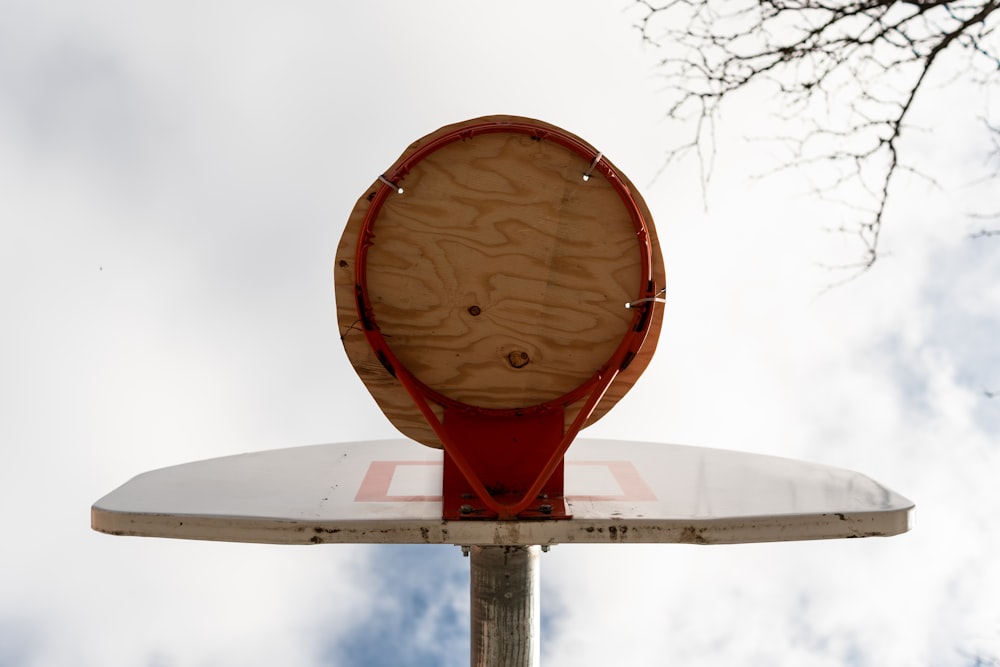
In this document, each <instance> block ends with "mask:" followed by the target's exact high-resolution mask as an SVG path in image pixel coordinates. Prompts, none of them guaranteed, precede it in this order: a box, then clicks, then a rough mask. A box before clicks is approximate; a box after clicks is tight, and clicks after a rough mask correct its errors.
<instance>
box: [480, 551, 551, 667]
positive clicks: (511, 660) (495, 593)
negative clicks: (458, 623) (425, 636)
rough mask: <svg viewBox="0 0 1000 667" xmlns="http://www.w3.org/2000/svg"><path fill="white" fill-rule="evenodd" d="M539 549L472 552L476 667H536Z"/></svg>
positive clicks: (538, 620)
mask: <svg viewBox="0 0 1000 667" xmlns="http://www.w3.org/2000/svg"><path fill="white" fill-rule="evenodd" d="M540 552H541V548H540V547H537V546H481V547H479V546H474V547H472V549H471V550H470V563H469V565H470V574H471V578H470V586H469V590H470V593H471V596H472V605H471V607H472V608H471V613H472V624H471V634H472V667H538V664H539V658H540V656H541V650H540V647H541V644H540V636H541V614H540V612H539V595H538V580H539V577H538V559H539V554H540Z"/></svg>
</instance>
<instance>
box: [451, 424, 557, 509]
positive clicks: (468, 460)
mask: <svg viewBox="0 0 1000 667" xmlns="http://www.w3.org/2000/svg"><path fill="white" fill-rule="evenodd" d="M563 420H564V411H563V410H561V409H555V408H553V409H549V410H543V411H536V412H533V413H530V414H513V415H510V416H491V415H486V414H482V413H478V414H477V413H476V412H475V411H470V410H466V409H461V408H457V407H447V408H445V412H444V423H443V425H444V427H445V429H446V430H447V432H448V436H449V440H451V441H452V442H454V443H455V444H456V445H458V446H460V447H461V455H460V456H461V457H462V460H461V463H459V462H458V461H456V459H455V457H453V456H452V453H451V452H450V451H449V448H448V447H446V448H445V454H444V481H443V484H442V497H443V500H444V507H443V510H442V516H443V518H444V519H448V520H454V519H493V520H496V519H513V518H517V519H568V518H570V513H569V511H568V508H567V507H566V502H565V497H564V492H563V461H562V454H561V453H557V450H558V448H559V445H560V444H561V442H562V440H563ZM553 456H558V464H557V465H556V467H555V469H554V470H553V471H552V474H551V475H550V476H549V478H548V479H547V480H544V481H543V483H542V486H541V489H540V491H538V492H537V493H535V494H534V498H533V499H531V500H530V501H529V502H528V504H527V506H526V507H525V508H524V509H523V510H521V511H520V512H517V514H516V516H504V515H503V514H505V513H506V512H503V509H500V510H498V509H497V508H498V507H499V508H509V507H516V506H519V505H523V504H524V501H527V500H528V498H526V494H528V493H529V492H531V489H532V487H534V486H536V482H537V481H538V476H539V465H538V461H539V460H542V461H547V460H550V459H551V458H552V457H553ZM463 468H465V469H466V470H467V473H466V472H463ZM470 478H472V479H475V480H477V481H478V482H480V483H481V488H482V489H483V490H485V492H486V493H487V494H488V495H489V497H488V498H481V497H480V494H479V493H477V492H476V490H475V489H474V488H473V485H472V483H471V482H470Z"/></svg>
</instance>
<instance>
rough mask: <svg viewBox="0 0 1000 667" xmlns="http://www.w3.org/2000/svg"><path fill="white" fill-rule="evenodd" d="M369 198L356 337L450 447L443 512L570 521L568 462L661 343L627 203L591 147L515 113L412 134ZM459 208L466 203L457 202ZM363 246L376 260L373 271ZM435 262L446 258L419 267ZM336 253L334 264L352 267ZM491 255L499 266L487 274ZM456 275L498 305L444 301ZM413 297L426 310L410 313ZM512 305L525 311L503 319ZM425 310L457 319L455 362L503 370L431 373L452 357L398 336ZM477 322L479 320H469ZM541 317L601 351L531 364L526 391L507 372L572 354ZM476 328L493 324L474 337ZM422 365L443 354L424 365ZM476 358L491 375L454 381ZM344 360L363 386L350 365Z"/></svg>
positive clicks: (419, 339)
mask: <svg viewBox="0 0 1000 667" xmlns="http://www.w3.org/2000/svg"><path fill="white" fill-rule="evenodd" d="M574 172H575V173H574ZM408 177H409V178H410V180H411V181H412V183H411V182H408V181H407V179H408ZM598 181H601V184H598ZM601 188H604V189H603V190H601ZM449 190H450V191H449ZM591 193H594V194H593V195H592V194H591ZM588 197H593V202H589V201H588ZM407 198H409V199H407ZM609 198H610V199H609ZM365 199H366V200H367V201H366V210H365V212H364V216H363V218H362V219H361V221H360V226H359V228H358V229H357V230H356V243H355V247H354V255H353V257H352V258H351V260H349V261H350V263H351V264H353V276H352V277H353V301H354V306H355V310H356V320H355V324H352V326H351V329H352V330H356V329H360V330H361V331H362V332H363V334H364V338H365V340H366V341H367V345H368V346H369V348H370V350H371V352H372V354H374V357H375V359H377V361H378V363H379V364H380V365H381V366H382V367H383V368H384V370H385V371H386V372H387V373H388V374H389V376H391V377H392V378H393V379H394V381H395V382H397V383H398V384H399V385H401V386H402V388H403V389H404V390H405V392H406V394H407V395H408V396H409V398H410V399H411V400H412V402H413V404H414V406H415V407H416V409H417V410H418V411H419V414H420V416H421V417H422V418H423V419H424V420H426V423H427V424H428V425H429V426H430V428H431V429H432V431H433V433H434V434H435V435H436V437H437V439H438V440H439V441H440V443H441V445H442V446H443V448H444V450H445V471H444V489H443V493H444V510H443V512H444V516H445V518H500V519H512V518H514V517H520V518H532V517H536V518H566V517H568V516H569V514H568V512H567V509H566V506H565V503H564V502H563V488H562V487H563V484H562V461H563V455H564V454H565V452H566V450H567V448H568V447H569V445H570V443H571V442H572V441H573V439H574V437H575V436H576V434H577V433H578V431H579V430H580V429H581V428H582V427H583V426H584V425H585V424H586V423H587V421H588V419H590V418H591V417H592V416H593V415H594V413H595V409H596V408H597V406H598V404H599V403H600V402H601V400H602V398H604V397H605V395H606V393H607V392H608V389H609V387H611V385H612V383H614V381H615V380H616V378H618V377H619V375H620V374H621V373H622V372H624V371H626V369H628V367H629V365H630V364H631V363H632V361H633V360H634V359H635V357H636V356H637V355H638V354H639V351H640V348H642V347H643V344H644V342H645V341H646V338H647V335H648V334H649V333H650V331H651V329H654V328H655V330H656V331H657V333H658V324H659V323H658V321H657V323H656V326H655V327H654V324H653V322H654V317H653V314H654V312H655V309H656V307H657V303H660V302H662V299H661V298H659V295H660V294H661V293H662V277H660V276H657V275H655V273H657V272H656V271H655V270H654V267H655V265H657V264H659V263H660V262H661V261H662V260H660V258H659V253H658V248H657V247H656V243H655V235H654V233H653V232H652V221H651V219H650V216H649V213H648V211H647V210H646V208H645V205H644V204H643V203H642V202H641V198H640V197H639V195H638V193H636V192H635V191H634V190H633V189H632V188H631V186H630V184H629V183H628V181H627V179H625V178H624V177H623V176H622V175H621V174H620V173H619V172H618V171H617V170H616V169H615V167H614V166H613V165H612V164H611V163H610V162H609V161H608V160H607V159H605V158H604V156H603V155H602V154H601V153H600V152H599V151H597V150H596V149H594V148H593V147H591V146H590V145H589V144H587V143H585V142H583V141H582V140H581V139H579V138H577V137H575V136H573V135H571V134H569V133H568V132H565V131H563V130H561V129H559V128H556V127H554V126H551V125H547V124H544V123H540V122H538V121H533V120H530V119H525V118H512V117H488V118H483V119H477V120H474V121H469V122H466V123H461V124H458V125H455V126H450V127H449V128H444V129H443V130H441V131H439V132H437V133H435V134H432V135H430V136H429V137H427V138H425V139H424V140H421V141H420V142H418V143H417V144H415V145H414V147H411V150H410V151H409V152H408V153H407V154H404V156H403V157H402V158H401V159H400V160H399V161H397V163H396V164H395V165H394V166H393V167H392V168H391V169H390V170H389V171H387V172H386V173H384V174H382V175H380V176H379V177H378V180H377V182H376V186H375V189H374V190H373V191H372V192H371V193H370V194H369V196H368V197H367V198H365ZM611 200H616V201H614V202H612V201H611ZM456 202H465V203H466V204H468V208H469V210H463V209H461V207H459V208H457V209H456V208H455V203H456ZM482 202H486V203H485V204H483V203H482ZM447 206H451V207H452V208H450V209H447V210H445V209H446V208H447ZM591 207H593V208H596V209H597V210H598V211H611V210H612V207H617V208H618V209H619V210H617V211H613V214H610V215H608V216H607V217H608V219H607V221H605V219H604V218H600V217H598V218H596V219H594V220H589V218H590V217H592V216H590V215H589V214H590V212H591V211H590V208H591ZM390 209H393V210H390ZM574 214H575V215H574ZM605 224H606V227H604V226H602V225H605ZM588 225H589V226H588ZM581 229H582V230H583V231H581ZM512 230H513V231H512ZM505 235H506V236H505ZM346 236H347V233H346V232H345V237H346ZM605 236H606V238H605ZM512 239H514V240H513V241H512ZM523 239H529V240H530V243H529V242H528V241H525V242H524V245H525V248H526V250H525V253H526V254H524V255H518V256H517V257H516V260H518V261H519V262H520V264H518V266H521V267H522V268H521V269H518V268H516V267H513V265H514V264H517V262H515V261H514V260H509V261H508V263H509V264H510V265H511V266H512V267H513V268H509V270H508V266H507V265H503V264H498V263H497V262H498V261H499V260H497V259H496V258H497V257H499V256H500V255H510V254H511V252H516V251H510V247H511V246H512V245H514V246H516V245H517V244H518V243H519V242H520V241H521V240H523ZM629 239H631V241H629ZM605 244H607V245H605ZM629 244H631V245H632V247H631V248H628V247H627V246H628V245H629ZM442 246H445V248H444V249H442ZM539 246H540V247H541V249H539ZM417 248H419V250H415V249H417ZM449 248H451V250H449ZM566 248H569V250H566ZM449 252H450V254H448V253H449ZM373 253H382V255H381V256H380V257H379V258H378V259H377V261H375V262H374V264H376V265H377V268H373V262H372V257H373ZM441 253H444V254H445V255H447V257H437V258H436V259H434V260H432V261H426V260H425V259H424V257H426V256H427V255H436V254H441ZM477 253H478V254H477ZM574 253H576V254H577V255H578V256H574ZM338 254H339V253H338ZM339 256H340V257H341V258H342V259H341V261H340V262H339V264H340V266H341V267H342V268H343V265H344V264H345V263H347V261H345V260H344V259H343V255H341V254H339ZM567 257H570V259H567ZM491 262H492V263H493V264H494V265H495V266H501V269H496V268H494V269H490V268H489V267H488V266H487V265H488V264H490V263H491ZM407 264H410V265H411V273H407V272H406V268H407V266H406V265H407ZM564 264H565V265H566V266H563V265H564ZM605 265H606V270H605V271H604V272H603V273H602V270H603V269H604V268H605ZM595 266H596V267H598V268H593V267H595ZM463 271H465V273H462V272H463ZM518 271H521V272H520V273H519V272H518ZM438 274H447V275H446V277H445V278H444V279H439V276H438ZM452 274H454V275H452ZM577 274H579V275H580V276H583V278H581V279H580V280H581V282H586V283H587V284H583V285H581V291H580V293H581V294H582V295H583V296H581V297H579V298H581V299H582V300H584V301H586V303H582V304H581V303H577V302H575V301H574V300H573V299H574V298H576V297H574V296H573V294H572V288H573V287H574V283H573V282H572V280H573V278H574V276H576V275H577ZM623 274H628V277H627V278H625V277H622V276H623ZM426 275H430V276H432V277H431V278H425V276H426ZM387 276H390V277H391V276H395V277H394V278H390V277H387ZM501 278H502V279H501ZM658 278H659V280H658ZM466 279H468V280H470V281H471V282H473V283H477V284H481V285H486V284H487V283H491V285H490V286H489V288H488V289H486V288H481V289H480V293H483V294H485V295H486V296H484V297H482V298H486V299H487V300H489V299H490V298H491V297H492V298H493V301H492V302H491V303H492V306H493V307H492V308H487V306H480V305H477V303H473V304H471V305H469V306H467V307H466V306H465V302H464V301H461V300H460V299H459V298H457V297H456V296H455V294H456V293H457V292H459V291H461V283H462V282H463V281H465V280H466ZM412 281H417V282H422V283H423V282H426V283H427V284H433V285H434V287H432V288H426V287H424V288H422V289H417V290H411V292H413V294H409V295H407V296H406V297H401V296H399V295H398V292H399V291H400V287H399V286H400V285H401V284H403V283H408V282H412ZM519 281H520V282H519ZM376 282H377V283H378V285H377V287H376V288H375V289H373V288H372V285H373V283H376ZM626 282H630V283H631V285H628V286H625V285H624V283H626ZM492 283H504V284H505V285H506V286H502V287H498V286H497V285H495V284H492ZM658 283H659V284H658ZM510 285H515V287H511V286H510ZM623 290H624V292H623ZM373 292H374V295H373ZM605 292H607V294H605ZM498 294H499V295H500V296H497V295H498ZM553 294H555V295H556V296H553ZM612 294H614V296H612ZM622 294H624V295H625V296H626V298H625V299H624V300H623V299H621V298H620V297H621V295H622ZM338 297H339V294H338ZM421 300H423V301H426V302H427V303H423V304H422V305H420V304H415V302H416V301H421ZM478 300H479V299H475V300H474V301H478ZM511 301H517V302H518V304H519V306H518V307H520V308H521V309H522V310H529V311H530V312H531V317H530V318H529V317H527V316H525V315H523V313H520V314H519V313H515V312H513V311H514V310H515V308H514V307H513V306H511V305H510V303H509V302H511ZM428 303H429V304H430V305H427V304H428ZM421 307H423V308H425V310H430V311H432V312H434V313H436V315H435V317H436V319H434V320H433V321H434V322H435V323H436V324H435V326H438V327H445V328H447V327H453V328H455V327H456V325H453V324H451V323H452V322H454V320H455V318H456V317H457V316H459V315H460V316H461V317H462V318H466V319H468V320H469V324H468V325H462V326H468V336H467V337H465V338H463V337H462V336H460V335H456V337H455V343H454V345H453V350H454V356H455V357H458V358H461V357H462V354H463V352H464V351H465V348H466V346H468V345H473V346H474V345H479V346H480V347H481V348H483V349H487V348H488V350H487V352H486V353H483V354H480V357H484V358H485V357H487V356H489V355H492V356H494V357H496V358H498V359H500V360H501V361H500V364H501V365H504V364H505V365H504V368H505V373H506V374H499V373H498V372H497V371H496V370H493V369H492V367H487V364H486V363H485V362H483V361H481V360H480V361H477V362H475V363H465V362H463V364H464V366H462V367H461V368H458V367H455V368H452V367H448V368H445V369H444V370H442V366H446V367H447V366H448V363H447V362H445V363H441V362H440V360H441V359H447V358H449V356H450V353H451V352H452V348H442V349H441V350H438V351H437V352H428V349H429V348H433V347H436V346H437V343H438V341H439V337H440V335H441V334H439V332H438V330H437V329H434V328H433V326H432V327H431V328H430V329H429V332H423V333H421V334H420V335H414V334H412V333H410V331H409V330H410V329H414V330H416V329H419V328H420V327H421V326H422V324H420V323H417V322H415V321H413V320H415V319H418V318H417V313H419V312H420V310H419V309H420V308H421ZM504 308H506V309H507V310H506V311H504V312H501V311H503V309H504ZM484 309H489V310H490V313H489V314H486V313H483V310H484ZM460 311H462V312H460ZM456 314H457V315H456ZM481 315H487V316H486V317H485V318H481V319H479V320H476V319H475V318H480V316H481ZM408 317H409V318H411V319H410V320H409V321H408V320H407V318H408ZM545 317H549V318H552V317H568V318H571V319H572V318H574V317H575V318H576V319H580V320H586V319H587V318H590V319H593V320H595V321H596V322H597V324H595V325H594V326H593V329H595V330H599V332H600V333H599V334H595V338H599V339H600V340H599V342H598V343H595V344H594V346H592V347H593V349H590V350H588V351H587V354H586V355H583V354H580V355H576V354H570V355H569V356H570V358H569V359H568V360H559V361H557V362H555V363H551V364H549V366H548V370H546V371H544V372H543V371H534V370H532V371H529V375H527V377H528V378H529V379H530V380H534V382H527V384H537V385H538V386H537V387H530V388H526V387H525V386H524V385H525V384H526V381H525V380H523V379H518V380H514V379H512V378H514V377H515V375H516V373H511V372H510V369H519V368H524V367H525V366H527V365H528V364H530V363H532V362H534V361H535V359H534V357H535V356H541V357H542V358H543V361H544V360H549V359H552V358H553V357H556V356H558V353H559V352H561V351H563V350H565V349H567V348H569V347H570V345H571V342H568V341H569V340H570V339H569V338H567V336H566V335H565V333H564V332H563V333H560V334H558V335H556V334H552V333H551V331H550V330H549V329H551V328H558V327H555V326H553V327H549V326H548V325H547V324H545V323H544V322H543V318H545ZM470 318H472V319H470ZM484 319H486V320H488V321H489V322H491V323H493V324H494V325H495V326H494V328H493V329H488V328H487V327H485V325H483V324H482V322H483V320H484ZM526 319H527V320H530V322H529V323H528V324H525V331H526V332H527V333H529V334H530V333H535V334H537V336H538V337H539V338H543V339H545V345H544V346H541V347H540V348H539V354H537V355H536V354H535V353H534V351H528V350H526V349H522V348H526V347H530V342H527V344H526V341H525V338H526V337H525V336H524V335H522V334H523V333H524V332H521V331H519V325H520V324H521V323H522V322H524V321H525V320H526ZM550 321H551V320H550ZM386 323H390V324H388V325H387V324H386ZM358 325H359V326H358ZM386 327H388V331H387V330H386ZM457 328H458V329H461V326H458V327H457ZM473 330H475V331H477V332H478V333H475V334H473V333H471V332H472V331H473ZM484 330H486V331H487V333H482V331H484ZM498 332H502V335H503V336H506V337H507V338H511V336H513V337H512V338H511V339H512V340H517V341H520V342H519V343H518V344H515V345H508V346H507V347H510V350H509V351H508V350H507V347H505V346H504V344H503V341H501V342H500V343H498V342H497V340H498V339H500V338H502V336H501V334H500V333H498ZM477 336H478V338H477ZM486 338H489V339H490V342H484V339H486ZM613 338H617V340H612V339H613ZM504 340H506V339H504ZM345 345H346V341H345ZM490 345H492V347H491V348H490V347H489V346H490ZM595 355H600V356H601V357H603V358H599V357H598V356H595ZM428 356H430V357H434V359H436V360H438V361H436V362H435V363H434V364H433V365H431V364H429V363H428V360H427V357H428ZM584 356H585V357H586V358H585V359H584V361H583V363H578V364H576V367H572V366H573V362H575V361H577V359H578V357H584ZM504 359H505V360H506V361H505V362H504V361H503V360H504ZM352 361H353V359H352ZM646 361H648V358H647V359H646ZM476 364H478V368H480V369H481V368H486V370H480V371H477V372H478V375H477V376H476V377H475V378H473V379H469V380H465V381H464V382H463V381H456V380H455V379H454V378H455V377H457V376H460V375H465V374H467V369H466V366H468V367H472V366H476ZM431 366H433V367H431ZM536 366H542V367H543V368H545V366H544V365H543V364H536ZM588 366H589V367H588ZM355 367H356V368H358V371H359V374H361V375H362V378H363V379H364V378H365V373H363V372H362V370H361V369H360V368H359V365H358V363H355ZM411 367H415V368H411ZM533 368H534V367H533ZM366 372H367V373H369V374H370V369H369V370H368V371H366ZM640 372H641V369H640ZM530 373H534V375H533V376H532V375H530ZM484 378H485V379H484ZM516 383H520V384H517V385H516V386H515V384H516ZM366 384H368V385H369V389H370V390H371V389H372V387H371V385H370V383H368V382H367V381H366ZM373 393H375V392H374V391H373Z"/></svg>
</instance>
